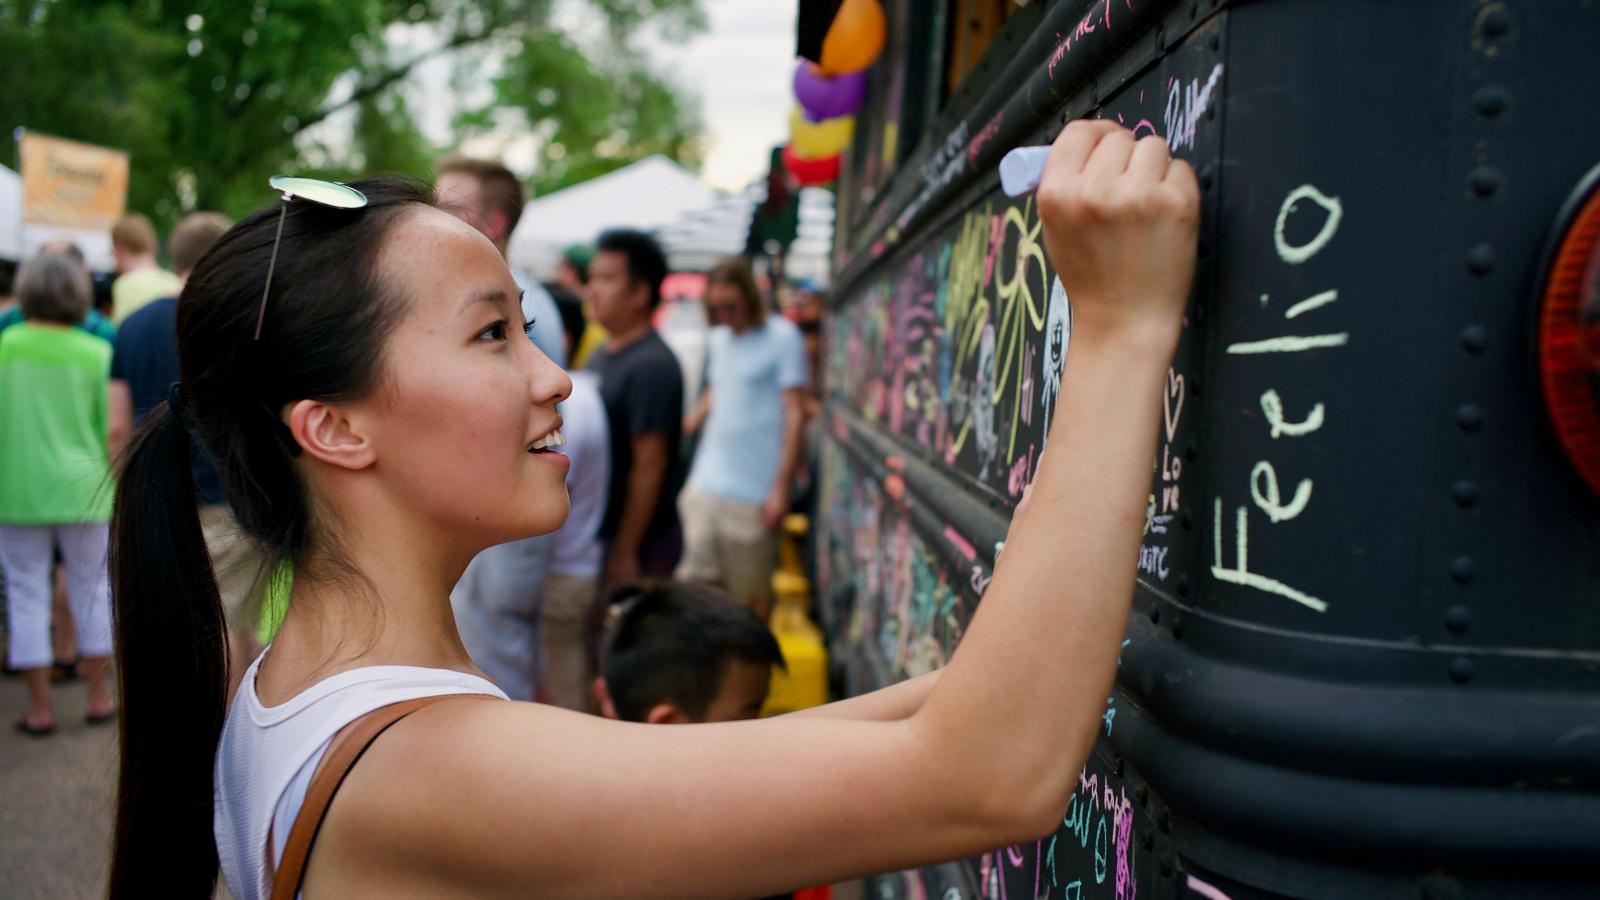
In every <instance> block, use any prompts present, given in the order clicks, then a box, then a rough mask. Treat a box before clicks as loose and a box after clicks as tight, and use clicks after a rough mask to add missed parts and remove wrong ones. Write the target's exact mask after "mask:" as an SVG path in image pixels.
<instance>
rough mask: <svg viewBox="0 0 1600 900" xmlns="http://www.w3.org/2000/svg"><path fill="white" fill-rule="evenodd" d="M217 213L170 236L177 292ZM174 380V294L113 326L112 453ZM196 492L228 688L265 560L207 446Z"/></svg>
mask: <svg viewBox="0 0 1600 900" xmlns="http://www.w3.org/2000/svg"><path fill="white" fill-rule="evenodd" d="M232 224H233V223H231V222H230V221H228V218H227V217H226V216H224V215H222V214H221V213H214V212H197V213H191V214H190V215H188V216H186V217H185V218H184V220H183V221H182V222H180V223H178V227H177V228H175V229H173V231H172V236H171V238H170V239H169V240H168V251H169V253H170V254H171V257H172V267H173V268H174V269H176V270H177V273H178V291H182V290H183V286H184V284H185V283H187V282H188V280H189V273H190V272H192V271H193V270H194V267H195V264H196V263H198V262H199V261H200V258H201V257H202V256H205V255H206V251H208V250H210V249H211V246H212V245H213V244H215V243H216V242H217V241H218V240H219V239H220V238H221V237H222V236H223V235H224V234H226V233H227V231H228V228H229V227H230V226H231V225H232ZM177 380H178V298H177V296H176V292H175V293H174V295H173V296H170V297H162V298H161V299H159V300H153V301H151V302H150V303H147V304H145V305H144V306H143V307H142V308H140V309H139V310H138V311H137V312H135V313H134V314H133V315H131V316H129V317H128V318H127V319H125V320H123V322H122V327H121V328H119V329H117V339H116V343H115V350H114V352H113V353H112V356H111V390H110V402H111V405H110V410H111V414H110V444H111V453H112V458H113V459H116V458H118V457H119V456H120V455H121V452H122V448H123V447H124V446H125V445H126V443H127V440H128V438H129V437H130V436H131V435H132V433H133V430H134V429H135V428H137V427H139V426H140V425H142V424H144V420H145V418H146V417H147V416H149V414H150V411H151V410H153V409H155V407H156V404H158V403H161V402H162V401H164V400H166V399H167V391H168V389H169V388H171V387H172V385H173V384H174V383H175V382H177ZM192 460H193V463H192V468H193V470H194V490H195V499H196V500H197V501H198V503H199V505H200V528H201V530H202V531H203V532H204V533H205V541H206V548H207V550H208V551H209V553H210V555H211V570H212V572H213V573H214V575H215V577H216V579H217V590H218V591H220V592H221V594H222V602H223V608H224V610H225V614H226V617H227V623H228V663H229V666H228V693H229V695H230V696H231V695H232V694H233V691H234V689H235V688H237V687H238V685H239V679H240V678H241V677H242V676H243V675H244V670H245V668H246V667H247V666H249V665H250V661H251V660H252V659H254V658H255V656H256V654H257V653H259V652H261V648H260V646H259V645H257V643H256V638H255V633H256V624H257V619H258V617H259V616H260V607H261V604H260V594H261V584H262V582H263V581H264V577H263V576H264V575H265V560H264V558H263V557H262V555H261V553H260V552H259V551H258V550H257V548H256V547H255V545H254V544H253V543H252V542H251V541H250V540H249V539H247V538H246V537H245V536H244V533H243V532H242V531H240V529H239V525H238V523H237V522H236V521H234V517H233V511H232V510H231V509H229V508H228V503H227V498H226V497H224V496H223V493H222V481H221V480H220V479H219V478H218V476H217V468H216V463H215V462H214V461H213V460H212V459H211V454H210V453H208V452H207V451H206V450H205V449H204V448H202V447H199V446H196V447H194V448H193V453H192Z"/></svg>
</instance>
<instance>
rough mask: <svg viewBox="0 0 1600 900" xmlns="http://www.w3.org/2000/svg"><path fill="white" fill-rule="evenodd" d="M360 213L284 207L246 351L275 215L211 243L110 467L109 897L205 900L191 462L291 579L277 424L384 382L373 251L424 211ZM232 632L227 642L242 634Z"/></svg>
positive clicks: (293, 552)
mask: <svg viewBox="0 0 1600 900" xmlns="http://www.w3.org/2000/svg"><path fill="white" fill-rule="evenodd" d="M352 186H354V187H356V188H357V189H358V190H360V191H362V192H363V193H364V194H366V196H367V198H368V205H367V206H366V207H365V208H363V209H360V210H336V209H329V208H326V207H322V206H318V205H316V204H314V203H309V202H306V201H298V202H291V203H290V205H289V208H288V212H287V215H286V217H285V218H284V220H283V230H282V235H283V237H282V243H281V245H280V247H279V249H278V256H277V262H276V267H275V270H274V272H273V276H272V286H271V294H270V296H268V297H267V299H266V318H265V321H264V323H263V328H262V332H261V337H260V339H259V340H255V339H253V335H254V333H255V326H256V316H257V313H258V311H259V309H260V304H261V301H262V296H261V292H262V289H263V286H264V285H265V284H266V273H267V270H268V266H269V264H270V256H271V253H272V246H273V240H274V234H275V232H276V229H277V227H278V219H279V207H277V206H273V207H271V208H269V209H265V210H262V211H260V212H258V213H255V214H254V215H251V216H249V217H247V218H246V219H244V220H243V221H241V222H240V223H239V224H238V225H236V226H234V227H233V228H232V229H231V230H230V231H229V232H228V233H227V234H225V235H223V236H222V238H221V239H219V240H218V242H217V243H216V245H215V246H213V247H212V248H211V250H210V251H209V252H208V253H207V254H206V255H205V256H204V257H203V258H202V259H201V260H200V262H199V263H198V265H196V267H195V269H194V271H193V273H191V275H190V277H189V281H188V283H187V285H186V286H185V287H184V290H183V294H182V296H181V298H180V299H179V302H178V316H177V324H178V367H179V372H180V383H181V388H178V389H176V390H175V391H174V393H173V394H172V395H171V397H172V399H171V401H170V402H169V403H167V404H162V405H158V406H157V407H156V408H155V410H154V411H153V412H152V413H151V415H150V416H149V417H148V418H147V420H146V421H145V423H144V424H143V425H142V426H141V427H140V429H139V431H138V433H137V434H136V435H135V436H134V439H133V441H132V443H131V444H130V446H129V448H128V450H127V452H126V454H125V455H124V457H123V461H122V468H121V474H120V477H119V481H118V488H117V497H116V503H115V505H114V509H113V512H112V520H111V548H110V565H111V584H112V600H113V618H114V622H115V628H116V656H117V668H118V688H119V690H120V692H121V700H122V713H121V716H120V729H121V774H120V777H119V781H118V788H117V820H116V828H115V832H114V847H113V852H112V863H111V881H110V895H111V896H112V897H113V898H118V897H138V898H143V897H153V896H161V897H197V898H198V897H210V896H211V893H212V891H213V890H214V889H215V886H216V879H217V848H216V842H215V839H214V837H213V833H212V821H213V805H214V804H213V791H214V789H215V785H214V784H213V774H212V773H213V766H214V762H215V756H216V751H217V744H218V741H219V739H220V737H221V733H222V727H223V723H224V718H225V715H226V709H227V679H228V676H227V672H228V659H227V637H226V631H227V627H228V623H226V622H225V620H224V613H223V607H222V601H221V599H220V597H219V595H218V591H217V584H216V579H215V576H214V575H213V573H212V571H211V563H210V558H209V556H208V555H207V553H206V546H205V539H204V535H203V532H202V531H201V529H200V519H199V511H198V508H197V506H196V497H195V485H194V477H193V471H192V469H191V463H190V459H191V456H190V454H191V451H192V447H193V444H194V443H195V442H198V443H200V444H201V445H202V446H204V447H205V449H206V450H208V451H209V452H210V454H211V456H212V457H213V458H214V459H215V460H216V464H217V471H218V473H219V475H220V476H221V480H222V483H223V488H224V491H225V493H226V495H227V499H228V503H229V505H230V507H232V510H233V513H234V517H235V518H236V519H237V520H238V522H239V525H240V526H241V528H242V529H243V531H244V532H245V533H246V534H247V535H248V536H249V537H250V538H251V539H253V540H254V541H255V542H256V543H257V544H259V545H260V548H261V550H262V553H263V556H264V558H266V559H268V560H288V561H289V562H291V563H293V564H294V565H296V566H297V567H302V566H306V565H309V564H311V562H312V561H314V560H315V558H316V556H317V554H318V550H319V547H318V534H317V530H316V527H315V522H314V521H313V517H312V515H311V503H310V502H309V500H308V498H307V496H306V494H305V489H304V486H303V484H302V483H301V481H300V478H299V476H298V473H297V470H296V468H295V464H294V459H293V457H294V454H295V452H296V451H297V448H296V447H295V446H294V442H293V438H292V437H291V436H290V435H289V434H288V430H287V427H286V426H285V425H284V424H283V421H282V420H281V419H280V418H279V413H280V411H281V410H282V408H283V407H284V406H285V404H288V403H290V402H292V401H295V400H300V399H314V400H323V401H327V402H339V401H350V400H355V399H359V398H360V397H362V396H364V395H366V394H367V393H368V392H370V391H371V390H372V389H373V388H374V387H375V386H376V384H377V382H378V379H379V378H380V375H381V367H382V362H383V346H384V343H385V338H386V337H387V335H388V333H389V331H390V329H391V328H392V327H393V325H394V322H395V319H396V318H397V313H398V312H399V311H400V309H401V308H402V306H403V299H402V293H403V292H402V291H400V290H398V289H397V288H396V286H392V285H389V284H387V283H386V282H385V281H384V280H383V279H382V278H381V277H379V275H378V273H377V271H376V270H377V262H378V256H379V253H380V250H381V248H382V245H383V241H384V238H385V236H386V235H387V234H388V231H389V229H390V228H391V226H392V225H393V224H394V222H395V221H396V220H397V219H398V218H399V216H400V214H401V213H403V212H404V211H406V210H407V209H413V208H417V207H419V206H424V205H430V204H431V203H432V200H431V198H430V196H429V194H428V193H427V192H426V190H425V189H423V188H422V187H420V186H419V185H417V184H415V183H413V182H410V181H405V180H400V179H388V178H384V179H368V180H364V181H358V182H352ZM241 624H242V623H240V624H236V625H235V627H241Z"/></svg>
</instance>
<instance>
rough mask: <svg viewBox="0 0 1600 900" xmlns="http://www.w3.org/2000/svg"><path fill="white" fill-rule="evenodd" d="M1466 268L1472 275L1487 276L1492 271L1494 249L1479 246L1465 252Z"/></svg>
mask: <svg viewBox="0 0 1600 900" xmlns="http://www.w3.org/2000/svg"><path fill="white" fill-rule="evenodd" d="M1467 268H1468V269H1470V270H1471V271H1472V274H1474V275H1487V274H1489V273H1490V272H1492V271H1494V248H1493V247H1491V246H1489V245H1488V244H1479V245H1478V246H1476V247H1473V248H1472V249H1471V250H1468V251H1467Z"/></svg>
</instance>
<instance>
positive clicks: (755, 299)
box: [706, 256, 767, 326]
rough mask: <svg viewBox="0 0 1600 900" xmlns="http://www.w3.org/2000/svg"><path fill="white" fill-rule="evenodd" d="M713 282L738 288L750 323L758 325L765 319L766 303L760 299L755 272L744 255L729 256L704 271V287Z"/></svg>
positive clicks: (759, 289)
mask: <svg viewBox="0 0 1600 900" xmlns="http://www.w3.org/2000/svg"><path fill="white" fill-rule="evenodd" d="M713 284H726V285H731V286H733V287H735V288H738V289H739V293H740V294H741V295H743V296H744V305H745V312H747V313H749V314H750V323H751V324H752V325H756V326H760V325H761V324H762V323H764V322H766V321H767V304H766V303H764V302H763V301H762V299H761V288H759V287H757V286H756V273H754V272H752V271H750V263H749V261H748V260H746V259H745V258H744V257H742V256H730V257H728V258H727V259H724V260H722V261H721V262H719V263H717V264H716V265H714V266H712V267H711V271H709V272H707V273H706V287H708V288H709V287H710V286H711V285H713Z"/></svg>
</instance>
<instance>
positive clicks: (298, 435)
mask: <svg viewBox="0 0 1600 900" xmlns="http://www.w3.org/2000/svg"><path fill="white" fill-rule="evenodd" d="M289 431H290V433H292V434H293V435H294V439H295V443H297V444H299V445H300V448H301V449H302V450H303V451H305V453H306V454H308V455H310V456H313V457H315V458H317V459H318V460H320V461H322V462H325V463H327V464H329V465H332V466H338V467H339V468H341V469H349V470H351V471H355V470H359V469H365V468H367V467H368V466H370V465H372V464H373V463H374V462H377V452H376V449H375V448H374V447H373V445H372V441H371V440H369V439H368V438H367V436H366V435H365V434H364V433H362V430H361V429H360V428H359V427H358V426H357V424H356V422H355V420H354V419H353V418H351V416H350V415H349V412H348V411H347V410H346V409H344V408H342V407H339V406H333V405H330V404H327V403H322V402H320V401H317V400H296V401H295V402H294V403H293V404H292V405H291V406H290V407H289Z"/></svg>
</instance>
